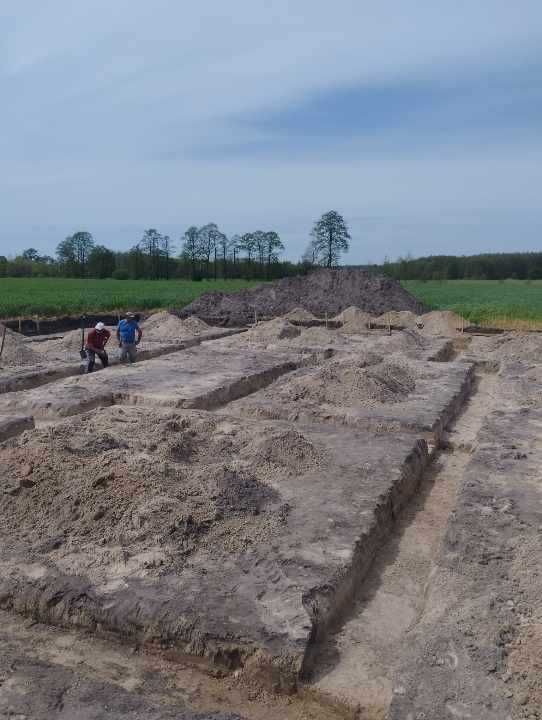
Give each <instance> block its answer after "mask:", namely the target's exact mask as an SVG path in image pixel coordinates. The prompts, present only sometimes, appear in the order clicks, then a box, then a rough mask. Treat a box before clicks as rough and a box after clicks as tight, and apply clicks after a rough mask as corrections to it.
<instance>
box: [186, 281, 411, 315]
mask: <svg viewBox="0 0 542 720" xmlns="http://www.w3.org/2000/svg"><path fill="white" fill-rule="evenodd" d="M352 305H356V306H357V307H358V308H360V309H361V310H364V311H366V312H368V313H371V314H372V315H380V314H381V313H383V312H386V311H388V310H412V311H413V312H416V311H417V310H418V307H419V303H418V301H417V300H416V299H415V298H414V297H413V296H412V295H411V294H410V293H408V292H407V291H406V290H405V289H404V288H403V287H401V285H400V284H399V283H398V282H397V281H396V280H393V279H392V278H388V277H384V276H374V275H371V274H369V273H368V272H366V271H364V270H360V269H358V268H333V269H329V268H325V269H321V270H317V271H315V272H312V273H310V274H309V275H306V276H303V277H290V278H283V279H282V280H278V281H276V282H272V283H265V284H262V285H258V286H257V287H255V288H251V289H246V290H241V291H239V292H236V293H231V294H227V293H220V292H214V293H205V294H204V295H201V296H200V297H199V298H197V299H196V300H194V302H192V303H191V304H190V305H187V306H186V307H185V308H183V310H182V311H181V313H180V314H181V316H182V317H188V316H189V315H197V316H198V317H199V318H202V319H203V320H205V321H206V322H208V323H209V324H211V325H247V324H250V323H251V322H253V320H254V311H256V312H257V314H258V317H262V318H263V317H268V318H272V317H279V316H284V315H285V314H286V313H288V312H290V311H291V310H294V309H295V308H298V307H302V308H304V309H305V310H307V311H309V312H311V313H313V314H314V315H316V316H317V317H324V315H325V313H326V312H327V313H328V314H329V315H330V316H331V315H336V314H337V313H340V312H342V311H343V310H345V309H346V308H348V307H350V306H352Z"/></svg>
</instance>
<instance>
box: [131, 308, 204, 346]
mask: <svg viewBox="0 0 542 720" xmlns="http://www.w3.org/2000/svg"><path fill="white" fill-rule="evenodd" d="M141 329H142V330H143V340H153V341H158V342H176V341H179V340H182V339H183V337H187V336H190V337H193V336H194V335H200V334H201V333H204V332H206V331H208V330H209V326H208V325H207V323H205V322H203V320H200V319H199V318H197V317H189V318H186V319H185V320H181V318H180V317H178V316H177V315H174V314H173V313H170V312H167V310H164V311H162V312H157V313H154V314H153V315H149V317H148V318H147V319H146V320H145V321H144V322H143V323H142V324H141Z"/></svg>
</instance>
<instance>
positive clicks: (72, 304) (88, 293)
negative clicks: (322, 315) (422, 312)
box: [0, 278, 542, 329]
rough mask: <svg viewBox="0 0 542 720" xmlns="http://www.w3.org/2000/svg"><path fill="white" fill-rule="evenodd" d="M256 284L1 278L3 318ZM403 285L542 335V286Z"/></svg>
mask: <svg viewBox="0 0 542 720" xmlns="http://www.w3.org/2000/svg"><path fill="white" fill-rule="evenodd" d="M256 284H257V283H256V282H249V281H246V280H216V281H214V280H202V281H201V282H192V281H191V280H77V279H67V278H0V317H3V318H17V317H30V316H34V315H38V316H39V317H42V318H43V317H51V316H55V315H79V314H81V313H85V312H88V313H90V312H105V311H114V310H127V309H131V310H151V309H156V308H180V307H183V305H187V304H188V303H189V302H191V301H192V300H194V299H195V298H196V297H198V296H199V295H201V294H202V293H204V292H209V291H212V290H221V291H224V292H234V291H236V290H240V289H241V288H244V287H249V286H253V285H256ZM403 285H404V286H405V287H406V288H407V290H409V291H410V292H411V293H412V294H413V295H415V296H416V297H417V298H418V299H419V300H420V301H421V302H423V303H424V304H426V305H428V306H429V307H430V308H433V309H438V310H454V311H455V312H457V313H459V314H460V315H463V316H464V317H465V318H466V319H468V320H469V321H470V322H472V323H476V324H480V325H492V326H495V327H505V328H518V329H535V328H537V329H542V280H533V281H526V280H505V281H504V282H503V281H498V280H444V281H429V282H421V281H419V280H408V281H405V282H403Z"/></svg>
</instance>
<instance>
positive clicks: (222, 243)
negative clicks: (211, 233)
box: [216, 232, 231, 277]
mask: <svg viewBox="0 0 542 720" xmlns="http://www.w3.org/2000/svg"><path fill="white" fill-rule="evenodd" d="M216 245H217V248H218V250H219V252H220V255H221V256H222V277H226V275H227V274H228V271H227V263H228V257H229V254H230V249H231V242H230V240H229V239H228V236H227V235H226V234H225V233H223V232H221V233H219V234H218V236H217V239H216Z"/></svg>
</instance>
